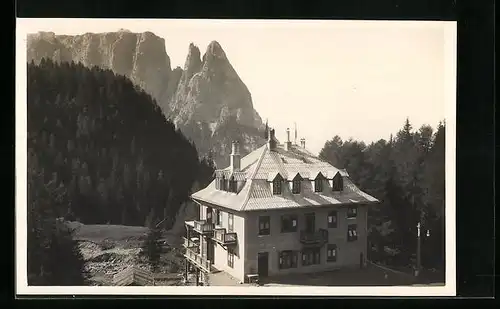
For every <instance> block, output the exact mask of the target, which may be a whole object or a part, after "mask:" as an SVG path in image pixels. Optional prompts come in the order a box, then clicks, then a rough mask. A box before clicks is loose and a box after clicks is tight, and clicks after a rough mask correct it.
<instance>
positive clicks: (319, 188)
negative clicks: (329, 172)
mask: <svg viewBox="0 0 500 309" xmlns="http://www.w3.org/2000/svg"><path fill="white" fill-rule="evenodd" d="M310 179H311V180H312V184H313V188H314V192H323V183H324V181H325V179H326V178H325V176H323V173H321V172H316V173H313V174H312V175H311V178H310Z"/></svg>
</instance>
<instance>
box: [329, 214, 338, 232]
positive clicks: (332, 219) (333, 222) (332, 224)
mask: <svg viewBox="0 0 500 309" xmlns="http://www.w3.org/2000/svg"><path fill="white" fill-rule="evenodd" d="M328 228H337V211H335V210H334V211H330V212H329V213H328Z"/></svg>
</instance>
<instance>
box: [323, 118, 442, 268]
mask: <svg viewBox="0 0 500 309" xmlns="http://www.w3.org/2000/svg"><path fill="white" fill-rule="evenodd" d="M320 157H321V158H323V159H325V160H327V161H329V162H330V163H332V164H333V165H334V166H336V167H339V168H346V169H347V171H348V172H349V174H350V176H351V178H352V179H353V181H354V182H355V183H356V184H357V185H359V186H360V187H361V188H362V189H363V190H364V191H365V192H367V193H369V194H371V195H373V196H375V197H377V198H378V199H379V200H380V201H381V203H380V204H379V205H378V206H376V207H373V208H371V211H370V219H369V228H370V234H369V235H370V236H369V242H370V243H371V250H370V251H369V255H370V256H369V258H370V259H371V260H373V261H380V262H385V263H388V264H391V265H399V266H406V265H414V264H415V258H416V257H415V255H416V248H417V223H418V222H419V221H420V222H421V226H422V233H421V235H422V238H421V241H422V242H421V244H422V250H421V252H422V266H424V267H427V268H436V269H441V270H442V269H444V259H445V256H444V239H445V235H444V205H445V124H444V123H439V125H438V126H437V129H436V130H435V132H434V130H433V128H432V127H430V126H428V125H424V126H422V127H421V128H419V129H418V130H416V131H415V130H413V128H412V125H411V123H410V121H409V120H408V119H407V120H406V122H405V123H404V126H403V128H402V129H401V130H400V131H399V132H398V133H397V134H396V136H395V137H393V136H391V137H390V138H389V140H388V141H387V140H384V139H381V140H379V141H377V142H374V143H371V144H369V145H366V144H365V143H363V142H359V141H356V140H353V139H350V140H347V141H343V140H342V139H341V138H340V137H339V136H335V137H334V138H333V139H331V140H329V141H327V142H326V143H325V146H324V147H323V149H322V150H321V152H320ZM427 230H429V236H427Z"/></svg>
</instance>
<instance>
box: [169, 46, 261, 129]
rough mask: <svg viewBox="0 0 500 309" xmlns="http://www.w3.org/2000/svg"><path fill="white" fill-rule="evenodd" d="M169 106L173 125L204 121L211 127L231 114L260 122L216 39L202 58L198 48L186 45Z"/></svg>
mask: <svg viewBox="0 0 500 309" xmlns="http://www.w3.org/2000/svg"><path fill="white" fill-rule="evenodd" d="M170 106H171V108H172V112H173V113H174V114H175V115H176V118H175V122H176V124H180V125H183V124H186V123H193V122H206V123H209V124H210V125H211V126H214V125H215V124H220V123H223V122H224V121H225V120H226V119H227V118H228V117H230V116H235V117H236V120H237V122H238V123H239V124H242V125H244V126H248V127H260V126H261V125H262V119H261V118H260V116H259V115H258V114H257V112H256V111H255V110H254V108H253V103H252V97H251V95H250V92H249V91H248V88H247V87H246V86H245V84H244V83H243V82H242V81H241V79H240V77H239V76H238V74H237V73H236V71H235V70H234V68H233V66H232V65H231V63H230V62H229V60H228V59H227V57H226V54H225V52H224V51H223V50H222V47H221V46H220V45H219V43H217V42H215V41H213V42H211V43H210V45H209V46H208V47H207V50H206V52H205V54H204V55H203V58H202V59H200V50H199V49H198V47H196V46H194V45H193V44H191V45H190V46H189V53H188V56H187V59H186V64H185V66H184V72H183V74H182V76H181V79H180V82H179V85H178V87H177V91H176V93H175V96H174V97H173V98H172V102H171V105H170Z"/></svg>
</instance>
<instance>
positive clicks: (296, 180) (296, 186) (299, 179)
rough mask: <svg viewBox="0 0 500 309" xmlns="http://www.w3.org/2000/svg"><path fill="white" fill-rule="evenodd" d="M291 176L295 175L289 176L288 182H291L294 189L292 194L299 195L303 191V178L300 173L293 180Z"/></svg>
mask: <svg viewBox="0 0 500 309" xmlns="http://www.w3.org/2000/svg"><path fill="white" fill-rule="evenodd" d="M291 176H293V175H289V176H288V181H290V184H291V186H292V188H291V189H292V193H293V194H299V193H300V190H301V188H300V187H301V184H302V180H303V178H302V176H301V175H300V174H299V173H297V174H295V176H293V178H292V177H291Z"/></svg>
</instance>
